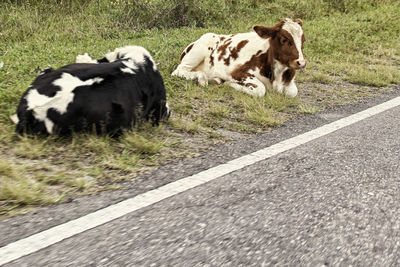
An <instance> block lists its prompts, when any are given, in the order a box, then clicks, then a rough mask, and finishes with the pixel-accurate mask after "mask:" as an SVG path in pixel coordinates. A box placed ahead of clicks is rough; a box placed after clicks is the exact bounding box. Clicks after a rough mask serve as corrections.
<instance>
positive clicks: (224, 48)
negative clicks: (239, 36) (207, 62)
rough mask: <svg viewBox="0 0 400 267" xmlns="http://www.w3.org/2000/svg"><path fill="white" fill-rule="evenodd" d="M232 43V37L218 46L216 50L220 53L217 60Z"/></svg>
mask: <svg viewBox="0 0 400 267" xmlns="http://www.w3.org/2000/svg"><path fill="white" fill-rule="evenodd" d="M231 43H232V39H230V38H229V39H226V41H225V42H224V43H223V44H222V45H221V46H219V47H218V49H217V51H218V52H219V53H220V54H219V57H218V60H221V59H222V57H223V56H224V55H225V54H226V49H227V48H228V46H229V45H230V44H231Z"/></svg>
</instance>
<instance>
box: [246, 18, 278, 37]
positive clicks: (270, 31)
mask: <svg viewBox="0 0 400 267" xmlns="http://www.w3.org/2000/svg"><path fill="white" fill-rule="evenodd" d="M284 23H285V21H284V20H282V21H280V22H278V23H277V24H275V25H274V26H272V27H265V26H262V25H256V26H254V27H253V29H254V31H255V32H256V33H257V34H258V36H260V37H261V38H265V39H268V38H271V37H274V36H275V34H276V33H277V32H279V31H280V30H281V29H282V27H283V24H284Z"/></svg>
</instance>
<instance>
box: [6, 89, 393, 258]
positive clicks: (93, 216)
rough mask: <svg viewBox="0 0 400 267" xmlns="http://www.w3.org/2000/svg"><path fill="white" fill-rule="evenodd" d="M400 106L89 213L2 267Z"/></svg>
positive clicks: (18, 250)
mask: <svg viewBox="0 0 400 267" xmlns="http://www.w3.org/2000/svg"><path fill="white" fill-rule="evenodd" d="M399 105H400V97H396V98H394V99H392V100H389V101H387V102H385V103H382V104H380V105H377V106H374V107H371V108H369V109H366V110H364V111H361V112H359V113H356V114H354V115H351V116H348V117H345V118H342V119H339V120H337V121H334V122H332V123H329V124H326V125H324V126H321V127H319V128H316V129H314V130H312V131H309V132H306V133H303V134H300V135H298V136H295V137H293V138H290V139H287V140H284V141H282V142H279V143H277V144H274V145H272V146H269V147H266V148H264V149H261V150H258V151H256V152H254V153H251V154H248V155H245V156H242V157H239V158H237V159H234V160H231V161H228V162H227V163H224V164H221V165H218V166H216V167H213V168H210V169H207V170H205V171H202V172H199V173H197V174H194V175H191V176H188V177H185V178H182V179H180V180H177V181H175V182H172V183H169V184H167V185H164V186H161V187H159V188H157V189H154V190H151V191H148V192H146V193H143V194H140V195H138V196H136V197H133V198H130V199H127V200H124V201H121V202H119V203H117V204H114V205H111V206H109V207H106V208H103V209H100V210H98V211H96V212H93V213H90V214H87V215H85V216H82V217H80V218H78V219H75V220H72V221H69V222H66V223H63V224H60V225H58V226H55V227H52V228H50V229H48V230H45V231H42V232H39V233H37V234H34V235H31V236H29V237H26V238H23V239H20V240H18V241H16V242H13V243H10V244H8V245H6V246H4V247H1V248H0V265H2V264H5V263H8V262H11V261H13V260H16V259H19V258H21V257H23V256H26V255H28V254H31V253H34V252H36V251H38V250H40V249H43V248H46V247H48V246H51V245H53V244H55V243H57V242H60V241H62V240H64V239H66V238H69V237H72V236H74V235H77V234H79V233H82V232H84V231H86V230H89V229H92V228H95V227H97V226H99V225H102V224H105V223H107V222H110V221H112V220H114V219H117V218H120V217H122V216H124V215H126V214H128V213H131V212H133V211H136V210H138V209H141V208H144V207H147V206H149V205H152V204H154V203H157V202H159V201H161V200H164V199H166V198H168V197H171V196H174V195H176V194H179V193H182V192H184V191H186V190H189V189H191V188H194V187H196V186H199V185H202V184H205V183H207V182H209V181H212V180H214V179H216V178H219V177H221V176H223V175H226V174H228V173H231V172H234V171H237V170H239V169H242V168H244V167H247V166H250V165H252V164H254V163H257V162H259V161H262V160H265V159H268V158H270V157H272V156H275V155H277V154H279V153H282V152H284V151H287V150H290V149H292V148H295V147H298V146H300V145H302V144H305V143H307V142H310V141H312V140H315V139H317V138H319V137H322V136H324V135H327V134H330V133H332V132H334V131H336V130H339V129H342V128H344V127H346V126H349V125H351V124H354V123H356V122H359V121H361V120H364V119H366V118H369V117H372V116H374V115H376V114H379V113H381V112H384V111H386V110H389V109H391V108H394V107H397V106H399Z"/></svg>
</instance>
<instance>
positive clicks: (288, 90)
mask: <svg viewBox="0 0 400 267" xmlns="http://www.w3.org/2000/svg"><path fill="white" fill-rule="evenodd" d="M285 95H287V96H289V97H295V96H296V95H297V86H296V83H295V82H294V78H293V79H292V80H291V81H290V83H289V85H288V86H286V87H285Z"/></svg>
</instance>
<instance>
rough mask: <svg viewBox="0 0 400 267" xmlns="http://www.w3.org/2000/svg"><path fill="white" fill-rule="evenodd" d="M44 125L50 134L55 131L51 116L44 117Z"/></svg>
mask: <svg viewBox="0 0 400 267" xmlns="http://www.w3.org/2000/svg"><path fill="white" fill-rule="evenodd" d="M44 126H45V127H46V130H47V132H48V133H49V134H52V133H53V127H54V123H53V122H52V121H51V120H50V119H49V118H46V119H44Z"/></svg>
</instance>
